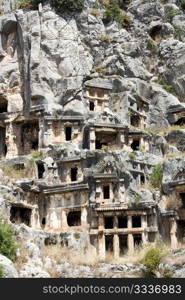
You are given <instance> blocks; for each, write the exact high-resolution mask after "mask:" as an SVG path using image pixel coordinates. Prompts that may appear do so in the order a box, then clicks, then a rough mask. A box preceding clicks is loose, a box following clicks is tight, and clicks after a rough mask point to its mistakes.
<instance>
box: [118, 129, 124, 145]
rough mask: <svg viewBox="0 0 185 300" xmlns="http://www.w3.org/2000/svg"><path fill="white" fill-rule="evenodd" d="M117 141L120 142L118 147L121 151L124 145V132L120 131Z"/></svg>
mask: <svg viewBox="0 0 185 300" xmlns="http://www.w3.org/2000/svg"><path fill="white" fill-rule="evenodd" d="M119 140H120V147H121V149H123V148H124V145H125V132H124V131H121V132H120V133H119Z"/></svg>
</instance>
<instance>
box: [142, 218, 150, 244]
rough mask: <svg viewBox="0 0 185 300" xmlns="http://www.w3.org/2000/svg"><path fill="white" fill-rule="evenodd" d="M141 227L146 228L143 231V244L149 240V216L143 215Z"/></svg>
mask: <svg viewBox="0 0 185 300" xmlns="http://www.w3.org/2000/svg"><path fill="white" fill-rule="evenodd" d="M141 227H142V228H143V229H144V232H142V242H143V244H146V243H147V241H148V232H147V231H146V230H147V216H146V215H144V216H141Z"/></svg>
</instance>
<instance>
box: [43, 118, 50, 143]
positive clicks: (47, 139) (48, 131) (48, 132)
mask: <svg viewBox="0 0 185 300" xmlns="http://www.w3.org/2000/svg"><path fill="white" fill-rule="evenodd" d="M51 143H52V122H48V123H47V130H46V131H45V133H44V146H45V147H47V146H48V145H49V144H51Z"/></svg>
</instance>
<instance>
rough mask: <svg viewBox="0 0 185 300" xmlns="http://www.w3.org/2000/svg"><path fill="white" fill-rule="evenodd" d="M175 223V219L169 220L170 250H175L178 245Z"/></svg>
mask: <svg viewBox="0 0 185 300" xmlns="http://www.w3.org/2000/svg"><path fill="white" fill-rule="evenodd" d="M176 233H177V223H176V220H175V218H171V220H170V238H171V248H172V249H176V248H177V245H178V241H177V236H176Z"/></svg>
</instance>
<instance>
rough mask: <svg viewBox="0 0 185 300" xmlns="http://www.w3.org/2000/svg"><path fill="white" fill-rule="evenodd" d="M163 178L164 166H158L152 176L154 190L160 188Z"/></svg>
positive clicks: (151, 181) (151, 182)
mask: <svg viewBox="0 0 185 300" xmlns="http://www.w3.org/2000/svg"><path fill="white" fill-rule="evenodd" d="M162 177H163V169H162V166H161V165H160V164H158V165H156V166H155V167H154V168H153V171H152V174H151V175H150V184H151V185H152V186H153V187H154V188H160V186H161V181H162Z"/></svg>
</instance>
